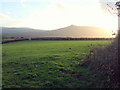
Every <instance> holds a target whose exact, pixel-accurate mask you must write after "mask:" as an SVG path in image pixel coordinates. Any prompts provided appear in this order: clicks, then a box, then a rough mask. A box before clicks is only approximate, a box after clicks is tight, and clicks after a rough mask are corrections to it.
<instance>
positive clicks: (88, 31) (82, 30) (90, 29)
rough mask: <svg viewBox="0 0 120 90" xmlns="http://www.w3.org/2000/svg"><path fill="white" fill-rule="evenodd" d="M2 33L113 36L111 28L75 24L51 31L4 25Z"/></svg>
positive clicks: (9, 34)
mask: <svg viewBox="0 0 120 90" xmlns="http://www.w3.org/2000/svg"><path fill="white" fill-rule="evenodd" d="M2 35H3V36H7V37H12V36H13V37H15V36H17V37H19V36H20V37H76V38H77V37H100V38H102V37H112V33H111V32H110V31H109V30H107V29H104V28H101V27H94V26H75V25H71V26H67V27H64V28H60V29H56V30H50V31H48V30H36V29H30V28H6V27H3V28H2Z"/></svg>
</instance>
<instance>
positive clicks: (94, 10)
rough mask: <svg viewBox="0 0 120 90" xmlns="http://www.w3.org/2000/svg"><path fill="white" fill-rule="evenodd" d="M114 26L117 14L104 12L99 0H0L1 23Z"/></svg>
mask: <svg viewBox="0 0 120 90" xmlns="http://www.w3.org/2000/svg"><path fill="white" fill-rule="evenodd" d="M71 24H74V25H78V26H102V27H106V28H109V29H113V30H115V29H117V17H115V16H112V15H111V14H109V13H104V12H103V10H102V9H101V5H100V3H99V0H1V1H0V25H1V26H6V27H30V28H35V29H45V30H51V29H57V28H61V27H65V26H68V25H71Z"/></svg>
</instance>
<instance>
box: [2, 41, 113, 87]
mask: <svg viewBox="0 0 120 90" xmlns="http://www.w3.org/2000/svg"><path fill="white" fill-rule="evenodd" d="M110 42H111V41H105V40H99V41H21V42H14V43H7V44H3V47H2V50H3V52H2V54H3V57H2V59H3V60H2V67H3V75H2V76H3V87H5V88H13V87H15V88H18V87H22V88H23V87H28V88H32V87H34V88H41V87H46V88H47V87H54V88H56V87H69V88H71V87H74V88H76V87H91V82H90V79H91V78H90V74H91V72H90V71H88V70H87V69H85V68H83V67H79V64H80V63H81V61H83V60H84V59H85V57H86V55H87V54H89V50H90V48H92V47H95V46H96V45H98V44H102V45H103V44H109V43H110ZM91 44H92V45H91Z"/></svg>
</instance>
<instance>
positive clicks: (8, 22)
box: [0, 14, 25, 27]
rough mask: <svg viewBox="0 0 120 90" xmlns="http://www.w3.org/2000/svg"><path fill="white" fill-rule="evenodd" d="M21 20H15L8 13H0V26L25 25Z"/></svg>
mask: <svg viewBox="0 0 120 90" xmlns="http://www.w3.org/2000/svg"><path fill="white" fill-rule="evenodd" d="M22 22H23V21H21V20H15V19H13V18H11V17H9V16H8V15H5V14H0V27H25V26H24V24H23V23H22Z"/></svg>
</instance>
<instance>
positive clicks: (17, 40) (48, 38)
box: [2, 37, 113, 44]
mask: <svg viewBox="0 0 120 90" xmlns="http://www.w3.org/2000/svg"><path fill="white" fill-rule="evenodd" d="M112 39H113V38H62V37H61V38H57V37H55V38H54V37H45V38H30V39H28V38H24V39H15V40H6V41H2V44H5V43H12V42H19V41H27V40H112Z"/></svg>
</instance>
